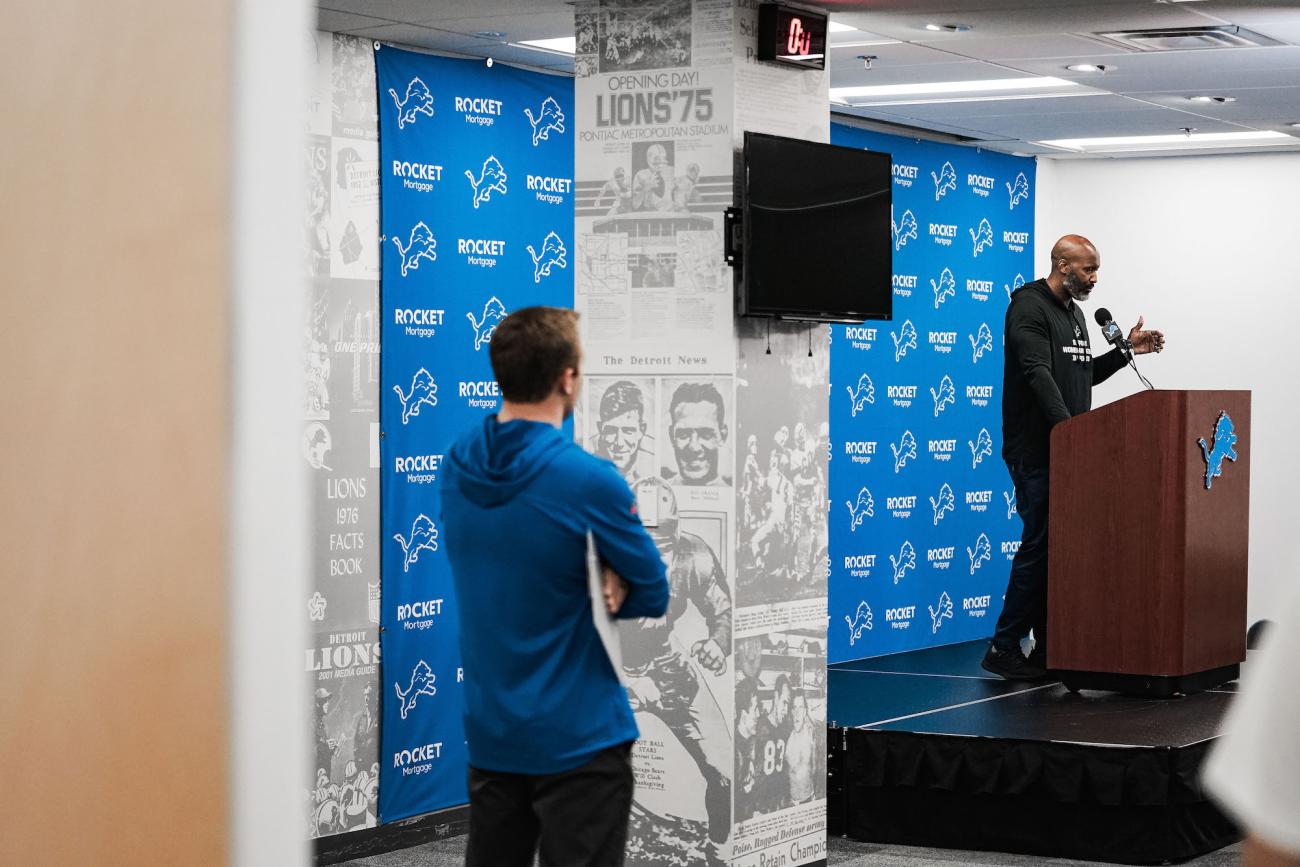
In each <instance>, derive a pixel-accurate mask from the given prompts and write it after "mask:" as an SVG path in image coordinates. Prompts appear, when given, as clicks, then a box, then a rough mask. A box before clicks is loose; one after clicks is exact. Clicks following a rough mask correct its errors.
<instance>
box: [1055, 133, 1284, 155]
mask: <svg viewBox="0 0 1300 867" xmlns="http://www.w3.org/2000/svg"><path fill="white" fill-rule="evenodd" d="M1290 138H1291V136H1289V135H1287V134H1286V133H1284V132H1277V131H1276V130H1247V131H1244V132H1195V131H1192V132H1190V133H1188V132H1179V133H1174V134H1172V135H1119V136H1106V137H1102V138H1069V139H1067V138H1059V139H1048V140H1046V141H1040V142H1036V144H1041V145H1047V146H1048V147H1054V148H1062V149H1065V150H1072V151H1082V152H1085V153H1111V152H1115V151H1143V150H1148V151H1151V150H1181V149H1184V148H1213V147H1239V146H1241V147H1255V146H1261V145H1271V144H1281V142H1279V141H1278V139H1290Z"/></svg>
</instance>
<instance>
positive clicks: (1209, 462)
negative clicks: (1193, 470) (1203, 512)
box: [1196, 412, 1237, 491]
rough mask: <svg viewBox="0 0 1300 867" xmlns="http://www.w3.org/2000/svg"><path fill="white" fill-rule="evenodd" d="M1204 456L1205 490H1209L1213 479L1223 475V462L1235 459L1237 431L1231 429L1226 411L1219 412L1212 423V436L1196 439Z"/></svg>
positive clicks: (1230, 421) (1229, 418) (1230, 422)
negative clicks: (1206, 439)
mask: <svg viewBox="0 0 1300 867" xmlns="http://www.w3.org/2000/svg"><path fill="white" fill-rule="evenodd" d="M1196 443H1197V445H1199V446H1200V447H1201V455H1202V456H1203V457H1204V458H1205V490H1207V491H1208V490H1210V486H1211V485H1212V484H1213V483H1214V480H1215V479H1217V478H1218V477H1219V476H1221V475H1223V462H1224V461H1235V460H1236V459H1237V450H1236V445H1237V432H1236V431H1235V430H1234V429H1233V426H1232V418H1231V417H1229V415H1228V413H1227V412H1221V413H1219V418H1218V420H1217V421H1216V422H1215V423H1214V436H1213V437H1212V439H1211V442H1209V443H1206V442H1205V438H1204V437H1202V438H1201V439H1198V440H1197V441H1196Z"/></svg>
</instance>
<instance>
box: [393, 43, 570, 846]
mask: <svg viewBox="0 0 1300 867" xmlns="http://www.w3.org/2000/svg"><path fill="white" fill-rule="evenodd" d="M375 63H376V71H377V77H378V97H379V131H380V135H379V150H380V173H379V176H380V184H379V186H380V190H379V192H380V211H381V215H380V223H381V232H382V235H383V238H384V246H383V259H382V268H381V277H380V293H381V308H382V311H383V329H382V332H381V337H382V341H383V365H382V371H381V383H380V395H381V398H380V400H381V404H380V460H381V462H382V471H381V473H382V474H381V491H382V511H381V515H380V525H381V532H380V539H381V540H383V541H382V542H381V544H382V546H383V547H382V558H381V573H382V578H383V600H382V613H381V630H382V632H381V639H380V644H381V651H382V657H383V681H384V682H383V695H384V701H383V737H382V749H381V755H380V787H379V812H380V819H381V821H384V822H391V821H394V820H396V819H402V818H405V817H408V816H413V815H418V814H421V813H425V812H428V811H430V810H436V809H440V808H443V807H448V806H452V805H455V804H463V803H465V802H466V800H467V797H466V791H465V767H466V763H467V754H466V749H465V735H464V729H463V723H462V719H461V714H462V708H463V701H462V697H461V689H460V684H461V681H462V674H463V673H462V671H461V669H460V648H459V640H458V630H457V614H456V601H455V597H454V593H453V590H452V584H451V573H450V569H449V568H448V564H447V560H446V556H445V552H444V551H443V546H442V540H441V538H440V530H439V514H440V507H439V489H438V486H439V482H440V473H441V469H442V463H443V457H444V455H445V454H446V452H447V449H448V448H449V446H450V445H451V443H452V442H453V440H455V439H456V437H457V436H459V435H460V433H461V432H462V431H464V430H466V429H467V428H468V427H470V426H471V425H474V424H476V423H478V422H480V421H481V420H482V418H483V416H484V415H485V414H487V413H490V412H493V411H495V410H496V409H497V405H498V403H499V400H500V398H499V395H498V392H497V386H496V382H495V380H494V378H493V376H492V369H491V365H490V363H489V360H488V346H489V343H490V341H491V339H492V332H493V329H495V327H496V325H497V323H498V322H500V320H501V319H502V318H504V316H505V315H506V314H507V313H508V312H509V311H511V310H515V309H518V308H520V307H526V306H529V305H532V304H549V305H555V306H560V307H572V306H573V277H572V273H573V272H572V269H571V268H570V266H569V261H568V255H569V253H568V251H569V250H570V249H572V246H573V153H574V148H573V137H572V134H571V132H570V118H571V117H572V116H573V80H572V79H570V78H567V77H560V76H549V75H543V74H539V73H532V72H525V71H523V70H519V69H513V68H510V67H507V66H504V65H502V64H497V65H495V66H493V67H490V68H489V67H488V66H486V65H485V64H484V63H483V62H481V61H471V60H452V59H448V58H441V57H433V56H429V55H424V54H418V53H413V52H407V51H401V50H398V49H395V48H391V47H388V46H384V47H382V48H379V49H377V50H376V53H375Z"/></svg>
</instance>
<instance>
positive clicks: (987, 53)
mask: <svg viewBox="0 0 1300 867" xmlns="http://www.w3.org/2000/svg"><path fill="white" fill-rule="evenodd" d="M822 5H824V6H825V7H826V8H828V9H829V10H830V12H831V15H832V17H833V18H834V19H835V20H836V21H839V22H842V23H844V24H848V25H851V26H853V27H856V28H859V30H861V31H863V32H860V33H852V32H850V33H837V34H835V35H834V36H833V37H832V51H831V59H830V69H831V86H832V87H851V86H859V85H885V84H900V83H917V82H934V81H964V80H976V79H994V78H1016V77H1021V76H1025V75H1050V76H1055V77H1057V78H1064V79H1068V80H1071V81H1074V82H1077V83H1079V84H1081V85H1085V86H1086V87H1088V88H1092V89H1094V90H1096V91H1098V92H1097V93H1094V94H1092V95H1088V96H1076V97H1060V98H1052V99H1028V100H993V101H982V102H949V103H929V104H909V105H897V104H896V105H886V106H873V107H870V108H864V107H856V108H848V107H843V106H838V105H837V106H834V107H833V108H834V110H835V111H837V112H841V113H845V114H851V115H855V116H857V117H860V118H863V119H866V120H869V121H877V122H885V123H890V124H896V125H902V126H907V127H913V128H918V129H923V130H930V131H934V132H938V133H946V134H949V135H955V136H960V137H962V138H965V139H969V140H971V141H973V142H976V143H979V144H980V145H982V146H984V147H988V148H990V149H993V150H1000V151H1006V152H1015V153H1035V154H1043V155H1048V156H1057V157H1073V156H1076V155H1073V154H1070V155H1064V154H1061V153H1060V152H1059V151H1056V150H1053V149H1051V148H1046V147H1042V146H1039V145H1035V144H1033V142H1035V141H1040V140H1044V139H1057V138H1088V137H1098V136H1118V135H1153V134H1161V133H1177V132H1178V131H1179V130H1180V129H1182V128H1184V127H1192V128H1195V129H1196V130H1197V131H1198V132H1232V131H1243V130H1277V131H1280V132H1285V133H1287V134H1289V135H1293V136H1295V139H1294V143H1285V144H1283V145H1280V146H1269V147H1251V148H1246V150H1250V151H1276V150H1300V129H1297V128H1294V127H1291V126H1289V124H1291V123H1300V47H1298V46H1300V2H1278V0H1203V2H1167V0H1092V2H1090V3H1086V4H1085V3H1082V2H1080V0H942V2H939V0H838V2H837V0H826V2H824V3H823V4H822ZM318 11H319V26H320V28H321V29H322V30H330V31H335V32H339V33H348V34H353V35H357V36H364V37H368V38H371V39H377V40H382V41H385V42H394V43H401V44H405V45H409V46H413V47H416V48H423V49H426V50H431V51H439V52H447V53H452V54H461V55H468V56H473V57H486V56H489V55H491V56H492V57H494V58H497V59H498V60H504V61H508V62H513V63H520V64H526V65H530V66H534V67H540V68H545V69H550V70H554V71H557V72H571V71H572V68H573V64H572V60H571V58H568V57H565V56H561V55H556V54H549V53H545V52H541V51H535V50H531V49H528V48H523V47H519V46H516V45H512V44H509V43H517V42H520V41H522V40H526V39H544V38H548V37H555V36H565V35H570V34H572V32H573V6H572V4H571V3H565V2H561V0H459V2H455V0H318ZM931 23H934V24H965V25H970V26H971V27H972V29H971V30H970V31H968V32H964V33H934V32H931V31H927V30H926V29H925V25H926V24H931ZM1207 24H1211V25H1212V24H1236V25H1240V26H1242V27H1247V28H1249V29H1251V30H1253V31H1255V32H1256V33H1260V34H1262V35H1264V36H1267V37H1270V38H1272V39H1274V40H1277V41H1278V42H1280V43H1283V44H1281V45H1278V46H1270V47H1263V48H1243V49H1215V50H1197V51H1171V52H1161V53H1144V52H1136V51H1127V50H1125V49H1124V48H1121V47H1117V46H1111V45H1104V44H1101V43H1099V42H1097V41H1095V40H1093V39H1091V38H1089V36H1088V34H1092V33H1098V32H1106V31H1115V30H1135V29H1139V28H1152V27H1190V26H1198V25H1207ZM486 32H499V33H504V34H505V36H504V37H491V36H486V37H485V36H483V35H481V34H483V33H486ZM866 40H881V41H883V40H896V42H894V43H893V44H881V45H871V46H853V47H839V48H836V47H834V46H835V44H836V43H839V42H845V41H854V42H858V41H866ZM864 54H870V55H875V56H876V58H877V59H876V60H874V61H873V62H872V68H871V69H870V70H866V69H864V68H863V62H862V60H861V59H859V55H864ZM1078 63H1099V64H1105V65H1107V66H1109V67H1113V70H1112V71H1109V72H1107V73H1106V74H1105V75H1099V74H1096V73H1091V74H1085V73H1076V72H1070V71H1068V70H1066V69H1065V67H1066V66H1067V65H1071V64H1078ZM1198 94H1207V95H1220V96H1232V97H1235V98H1236V101H1235V102H1231V103H1227V104H1224V105H1206V104H1199V103H1192V102H1188V101H1187V97H1189V96H1195V95H1198ZM1231 150H1234V149H1233V148H1223V149H1222V150H1221V151H1208V150H1203V151H1197V153H1213V152H1226V151H1231ZM1158 153H1160V152H1158V151H1153V152H1148V153H1147V154H1144V155H1153V154H1158ZM1078 156H1082V155H1078Z"/></svg>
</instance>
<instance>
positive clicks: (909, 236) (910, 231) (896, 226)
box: [889, 208, 917, 250]
mask: <svg viewBox="0 0 1300 867" xmlns="http://www.w3.org/2000/svg"><path fill="white" fill-rule="evenodd" d="M889 225H890V226H891V227H892V228H893V230H894V249H895V250H901V249H903V248H904V247H906V246H907V242H908V241H915V240H916V231H917V230H916V217H915V216H914V215H913V214H912V209H911V208H908V209H907V210H906V211H904V212H903V216H902V219H900V220H899V221H898V222H897V223H895V222H894V218H893V217H890V218H889Z"/></svg>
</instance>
